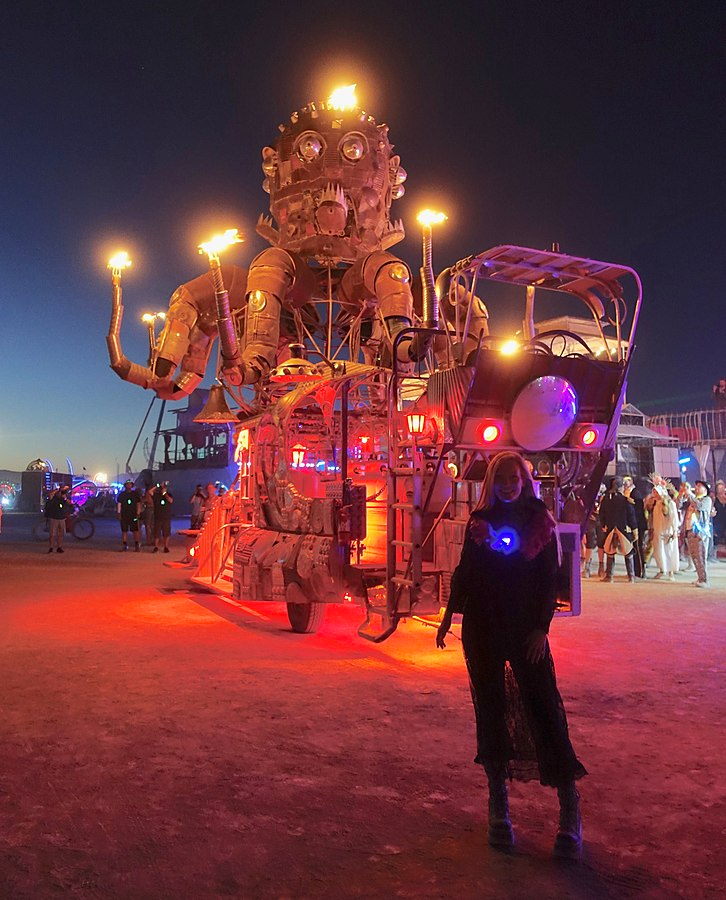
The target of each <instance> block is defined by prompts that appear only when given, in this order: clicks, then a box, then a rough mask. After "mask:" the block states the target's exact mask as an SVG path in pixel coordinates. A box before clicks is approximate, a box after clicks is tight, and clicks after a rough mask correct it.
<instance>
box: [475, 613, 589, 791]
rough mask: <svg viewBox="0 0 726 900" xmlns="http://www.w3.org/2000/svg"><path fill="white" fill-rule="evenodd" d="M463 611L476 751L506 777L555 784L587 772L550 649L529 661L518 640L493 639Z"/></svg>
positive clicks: (481, 760) (478, 758)
mask: <svg viewBox="0 0 726 900" xmlns="http://www.w3.org/2000/svg"><path fill="white" fill-rule="evenodd" d="M467 618H468V617H467V616H466V615H465V616H464V622H463V628H462V641H463V645H464V655H465V658H466V665H467V669H468V671H469V682H470V686H471V696H472V700H473V703H474V713H475V716H476V736H477V755H476V758H475V762H477V763H480V764H481V765H483V766H484V767H485V768H489V767H492V768H501V767H502V766H504V767H506V769H507V772H508V774H509V777H510V778H516V779H518V780H520V781H532V780H534V779H539V781H540V783H541V784H544V785H550V786H552V787H558V786H559V785H563V784H566V783H567V782H570V781H575V780H577V779H579V778H582V777H583V775H586V774H587V771H586V769H585V767H584V766H583V765H582V763H581V762H580V761H579V760H578V758H577V757H576V755H575V751H574V750H573V749H572V744H571V743H570V737H569V731H568V727H567V715H566V713H565V707H564V704H563V702H562V697H561V696H560V692H559V691H558V689H557V679H556V677H555V667H554V662H553V660H552V656H551V654H550V652H549V648H548V649H547V651H546V653H545V657H544V659H543V660H541V661H540V662H539V663H534V664H533V663H529V662H527V660H526V658H525V654H524V649H523V647H522V643H521V640H518V639H509V640H502V639H499V640H498V639H497V638H496V635H494V634H493V633H492V629H491V628H489V627H483V626H482V625H481V623H478V622H476V620H473V621H472V619H471V618H469V619H468V621H467Z"/></svg>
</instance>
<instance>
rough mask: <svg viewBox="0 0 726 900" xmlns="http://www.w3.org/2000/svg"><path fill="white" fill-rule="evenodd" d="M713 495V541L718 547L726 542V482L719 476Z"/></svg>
mask: <svg viewBox="0 0 726 900" xmlns="http://www.w3.org/2000/svg"><path fill="white" fill-rule="evenodd" d="M714 488H715V489H714V496H713V511H714V516H713V542H714V545H715V546H716V547H719V546H720V545H722V544H726V484H724V482H723V481H722V480H721V479H720V478H719V480H718V481H717V482H716V484H715V486H714Z"/></svg>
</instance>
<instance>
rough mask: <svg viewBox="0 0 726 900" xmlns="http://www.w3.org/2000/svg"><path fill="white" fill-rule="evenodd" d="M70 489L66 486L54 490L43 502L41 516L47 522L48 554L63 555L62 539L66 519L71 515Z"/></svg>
mask: <svg viewBox="0 0 726 900" xmlns="http://www.w3.org/2000/svg"><path fill="white" fill-rule="evenodd" d="M70 494H71V489H70V488H69V487H68V485H64V486H63V487H62V488H58V487H57V488H55V489H54V490H53V491H51V494H50V496H49V497H48V499H47V500H46V501H45V506H44V508H43V514H44V515H45V518H46V520H47V522H48V553H52V552H53V551H54V550H55V552H56V553H65V550H64V549H63V538H64V536H65V533H66V519H67V518H69V517H70V516H71V515H73V503H72V502H71V496H70Z"/></svg>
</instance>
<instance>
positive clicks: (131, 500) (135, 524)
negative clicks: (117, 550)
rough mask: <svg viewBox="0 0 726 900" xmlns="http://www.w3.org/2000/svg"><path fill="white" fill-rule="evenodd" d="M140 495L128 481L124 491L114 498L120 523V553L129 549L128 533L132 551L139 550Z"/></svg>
mask: <svg viewBox="0 0 726 900" xmlns="http://www.w3.org/2000/svg"><path fill="white" fill-rule="evenodd" d="M141 506H142V503H141V494H140V493H139V491H137V490H136V488H135V487H134V483H133V481H131V479H129V480H128V481H125V482H124V489H123V490H122V491H119V493H118V496H117V497H116V515H118V517H119V521H120V522H121V552H122V553H125V552H126V551H127V550H128V549H129V544H128V539H129V531H130V532H131V533H132V534H133V536H134V550H135V551H136V552H137V553H139V552H140V550H141V521H140V520H141Z"/></svg>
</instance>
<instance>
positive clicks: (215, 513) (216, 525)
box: [196, 504, 240, 584]
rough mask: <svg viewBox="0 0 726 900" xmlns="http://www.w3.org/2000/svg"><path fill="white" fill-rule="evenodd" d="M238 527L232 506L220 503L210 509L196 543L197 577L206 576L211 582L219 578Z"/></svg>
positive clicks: (233, 543)
mask: <svg viewBox="0 0 726 900" xmlns="http://www.w3.org/2000/svg"><path fill="white" fill-rule="evenodd" d="M239 527H240V524H239V522H238V521H236V519H235V518H234V507H233V506H230V507H223V506H222V505H221V504H220V505H219V506H217V507H216V508H215V509H213V510H212V512H211V514H210V516H209V518H208V519H207V521H206V522H205V523H204V528H203V529H202V531H201V533H200V535H199V541H198V543H197V551H196V559H197V571H196V575H197V577H201V578H208V579H209V580H210V583H211V584H214V583H215V582H216V581H217V580H218V579H219V577H220V575H221V574H222V572H223V571H224V569H225V567H226V565H227V561H228V560H229V555H230V553H231V552H232V550H233V549H234V545H235V540H234V538H235V536H236V531H237V530H238V529H239ZM220 538H221V539H220Z"/></svg>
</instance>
